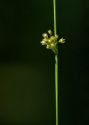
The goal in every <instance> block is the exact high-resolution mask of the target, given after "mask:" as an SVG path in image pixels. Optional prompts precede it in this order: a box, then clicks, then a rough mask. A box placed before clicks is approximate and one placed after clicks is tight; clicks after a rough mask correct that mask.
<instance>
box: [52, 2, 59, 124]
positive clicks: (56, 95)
mask: <svg viewBox="0 0 89 125" xmlns="http://www.w3.org/2000/svg"><path fill="white" fill-rule="evenodd" d="M53 9H54V34H55V35H56V33H57V25H56V0H53ZM57 48H58V46H57ZM55 106H56V107H55V108H56V125H58V54H57V55H55Z"/></svg>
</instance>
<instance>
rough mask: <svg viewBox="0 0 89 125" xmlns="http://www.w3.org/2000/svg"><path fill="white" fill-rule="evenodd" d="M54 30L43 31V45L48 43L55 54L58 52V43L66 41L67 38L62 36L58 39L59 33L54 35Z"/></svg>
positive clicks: (47, 46) (48, 47) (48, 46)
mask: <svg viewBox="0 0 89 125" xmlns="http://www.w3.org/2000/svg"><path fill="white" fill-rule="evenodd" d="M52 34H53V33H52V31H51V30H48V33H43V34H42V36H43V39H42V41H41V44H42V45H46V48H47V49H51V50H52V51H53V52H54V53H55V54H58V46H57V44H58V43H65V39H64V38H61V39H59V40H58V35H52Z"/></svg>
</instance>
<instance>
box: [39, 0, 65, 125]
mask: <svg viewBox="0 0 89 125" xmlns="http://www.w3.org/2000/svg"><path fill="white" fill-rule="evenodd" d="M53 14H54V31H53V32H52V31H51V29H50V30H48V32H47V33H43V34H42V37H43V39H42V41H41V44H42V45H45V46H46V48H47V49H50V50H52V51H53V53H54V55H55V112H56V125H58V81H59V80H58V43H65V39H64V38H61V39H59V38H58V37H59V36H58V35H57V25H56V23H57V22H56V0H53Z"/></svg>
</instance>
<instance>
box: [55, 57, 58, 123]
mask: <svg viewBox="0 0 89 125" xmlns="http://www.w3.org/2000/svg"><path fill="white" fill-rule="evenodd" d="M55 103H56V104H55V105H56V125H58V55H55Z"/></svg>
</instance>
